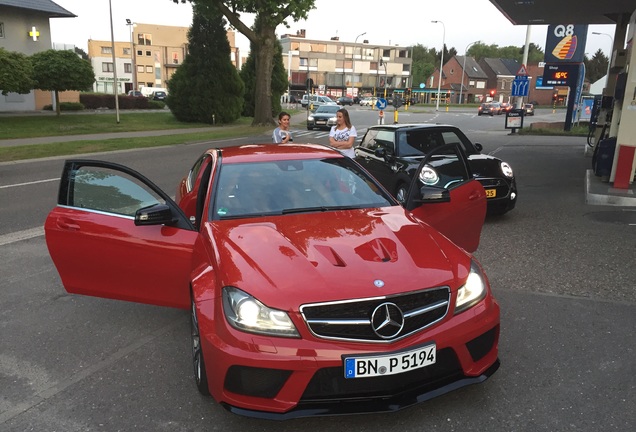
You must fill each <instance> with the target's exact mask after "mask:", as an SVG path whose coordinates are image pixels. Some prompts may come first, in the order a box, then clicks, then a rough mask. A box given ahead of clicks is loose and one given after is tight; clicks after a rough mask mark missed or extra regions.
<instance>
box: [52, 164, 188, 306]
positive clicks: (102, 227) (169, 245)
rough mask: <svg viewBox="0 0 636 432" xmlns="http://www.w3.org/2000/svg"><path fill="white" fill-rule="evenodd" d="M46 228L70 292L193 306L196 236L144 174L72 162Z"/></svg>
mask: <svg viewBox="0 0 636 432" xmlns="http://www.w3.org/2000/svg"><path fill="white" fill-rule="evenodd" d="M44 230H45V234H46V244H47V247H48V249H49V253H50V255H51V258H52V259H53V262H54V263H55V266H56V268H57V271H58V273H59V274H60V277H61V279H62V283H63V285H64V288H65V289H66V291H68V292H69V293H76V294H85V295H91V296H96V297H106V298H112V299H120V300H128V301H135V302H140V303H148V304H154V305H162V306H171V307H178V308H184V309H187V308H189V307H190V292H189V275H190V271H191V265H192V264H191V261H192V249H193V245H194V242H195V239H196V237H197V235H198V232H197V231H196V230H195V229H194V227H193V225H192V223H191V222H190V221H189V220H188V218H187V217H186V216H185V214H184V213H183V212H182V211H181V209H180V208H179V206H178V205H177V204H176V203H175V202H174V201H173V200H171V199H170V197H168V195H166V194H165V192H163V191H162V190H161V189H159V188H158V187H157V186H155V185H154V184H153V183H152V182H150V180H148V179H146V178H145V177H144V176H142V175H141V174H139V173H137V172H135V171H133V170H131V169H129V168H126V167H124V166H122V165H118V164H114V163H108V162H103V161H93V160H69V161H66V163H65V164H64V170H63V172H62V179H61V183H60V190H59V196H58V205H57V206H56V207H55V208H54V209H53V210H51V212H50V213H49V215H48V217H47V219H46V222H45V225H44Z"/></svg>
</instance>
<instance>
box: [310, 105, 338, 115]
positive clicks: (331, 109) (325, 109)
mask: <svg viewBox="0 0 636 432" xmlns="http://www.w3.org/2000/svg"><path fill="white" fill-rule="evenodd" d="M339 109H340V107H339V106H338V105H321V106H319V107H318V109H317V110H316V113H331V114H335V113H336V112H338V110H339Z"/></svg>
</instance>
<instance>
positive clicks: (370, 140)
mask: <svg viewBox="0 0 636 432" xmlns="http://www.w3.org/2000/svg"><path fill="white" fill-rule="evenodd" d="M376 136H378V130H377V129H369V130H368V131H367V133H366V134H365V135H364V138H363V139H362V142H361V143H360V147H362V148H365V149H368V150H371V151H373V150H375V149H376V148H377V147H378V144H377V143H376V142H375V137H376Z"/></svg>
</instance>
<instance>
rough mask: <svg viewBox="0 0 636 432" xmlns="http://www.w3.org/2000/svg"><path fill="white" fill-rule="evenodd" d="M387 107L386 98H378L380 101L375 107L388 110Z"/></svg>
mask: <svg viewBox="0 0 636 432" xmlns="http://www.w3.org/2000/svg"><path fill="white" fill-rule="evenodd" d="M387 105H388V104H387V102H386V99H384V98H378V101H377V102H376V103H375V106H376V107H378V109H379V110H384V109H386V106H387Z"/></svg>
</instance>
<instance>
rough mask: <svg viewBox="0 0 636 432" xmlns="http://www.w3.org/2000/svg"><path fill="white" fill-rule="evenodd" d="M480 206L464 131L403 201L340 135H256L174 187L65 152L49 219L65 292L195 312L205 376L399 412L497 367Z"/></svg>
mask: <svg viewBox="0 0 636 432" xmlns="http://www.w3.org/2000/svg"><path fill="white" fill-rule="evenodd" d="M436 176H438V177H440V178H442V179H443V181H439V182H431V181H430V179H431V178H434V177H436ZM432 183H434V184H440V185H446V188H444V187H433V186H428V185H429V184H432ZM485 213H486V196H485V192H484V189H483V187H482V186H481V184H480V183H479V182H478V181H476V180H475V179H474V178H473V175H472V173H471V171H470V166H469V164H468V162H467V159H466V156H465V154H464V153H463V150H462V149H461V147H460V146H459V145H447V146H444V147H441V148H438V149H436V150H435V151H434V152H432V153H430V154H428V155H427V156H426V157H425V158H424V159H423V160H422V163H421V164H420V166H419V167H418V172H417V175H415V176H414V177H413V182H412V184H411V187H410V189H409V192H408V199H407V201H406V202H405V203H404V206H401V205H400V204H399V203H398V202H397V201H396V200H395V199H394V198H393V197H392V196H391V195H390V194H389V193H388V192H387V191H386V190H384V189H383V187H382V186H381V185H380V184H379V183H378V182H377V181H376V180H375V179H374V178H373V177H371V176H370V175H369V174H368V173H367V172H366V171H365V170H364V169H363V168H362V167H361V166H360V165H358V163H356V162H355V161H353V160H352V159H350V158H347V157H344V156H342V155H341V153H339V152H338V151H336V150H335V149H332V148H329V147H325V146H321V145H312V144H305V145H302V144H284V145H281V144H278V145H273V144H264V145H242V146H235V147H229V148H218V149H211V150H208V151H206V152H205V153H204V154H203V155H202V156H201V157H200V158H199V159H198V160H197V161H196V162H195V164H194V165H193V167H192V169H191V170H190V172H189V173H188V174H187V176H186V177H185V178H184V179H183V181H182V182H181V184H180V185H179V186H178V190H177V195H176V199H175V200H172V199H171V198H170V197H169V195H168V194H166V193H165V192H164V191H162V190H161V189H159V188H158V187H157V186H156V185H154V184H153V183H152V182H151V181H150V180H148V179H147V178H145V177H144V176H143V175H141V174H139V173H137V172H135V171H133V170H131V169H129V168H127V167H125V166H122V165H118V164H114V163H109V162H104V161H97V160H68V161H66V163H65V165H64V170H63V173H62V179H61V184H60V190H59V197H58V204H57V206H56V207H55V208H54V209H53V210H52V211H51V212H50V214H49V215H48V218H47V220H46V223H45V232H46V242H47V246H48V248H49V252H50V255H51V257H52V259H53V261H54V263H55V266H56V268H57V270H58V272H59V274H60V277H61V280H62V283H63V285H64V287H65V288H66V290H67V291H68V292H69V293H76V294H84V295H90V296H97V297H105V298H111V299H121V300H128V301H134V302H141V303H149V304H155V305H163V306H172V307H176V308H182V309H186V310H189V311H190V315H191V323H192V326H191V329H192V331H191V340H192V360H193V365H194V378H195V382H196V386H197V388H198V390H199V391H200V392H201V393H203V394H206V395H207V394H211V395H212V397H213V398H214V399H215V400H216V401H217V402H218V403H219V404H221V405H222V406H224V407H225V408H227V409H228V410H230V411H232V412H234V413H237V414H241V415H246V416H252V417H259V418H270V419H287V418H295V417H303V416H316V415H336V414H345V413H360V412H378V411H395V410H398V409H401V408H404V407H407V406H410V405H413V404H416V403H419V402H422V401H424V400H427V399H430V398H432V397H434V396H437V395H440V394H443V393H445V392H448V391H451V390H454V389H457V388H459V387H462V386H466V385H469V384H473V383H479V382H482V381H484V380H486V379H487V378H488V377H489V376H491V375H492V374H493V373H494V372H495V371H496V370H497V368H498V367H499V360H498V341H499V306H498V304H497V302H496V300H495V299H494V298H493V295H492V293H491V290H490V285H489V283H488V280H487V278H486V275H485V274H484V271H483V269H482V268H481V266H480V264H479V263H478V262H477V260H476V259H475V258H474V257H473V256H472V255H471V252H472V251H474V250H476V249H477V246H478V245H479V237H480V234H481V227H482V224H483V222H484V218H485Z"/></svg>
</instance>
